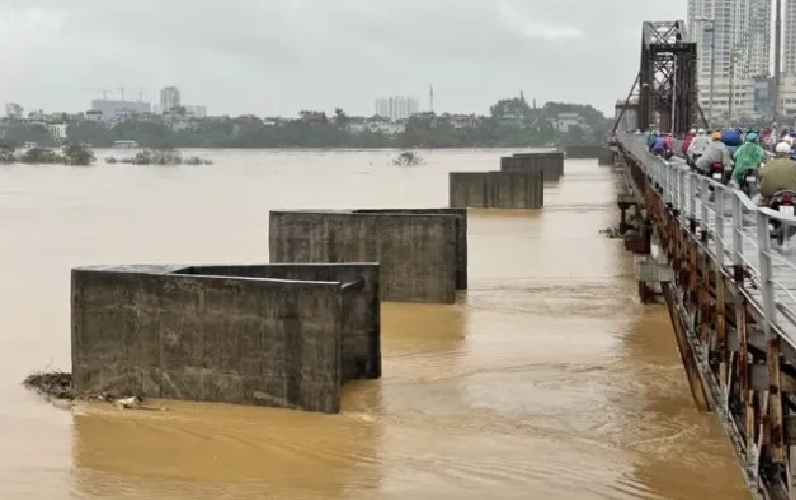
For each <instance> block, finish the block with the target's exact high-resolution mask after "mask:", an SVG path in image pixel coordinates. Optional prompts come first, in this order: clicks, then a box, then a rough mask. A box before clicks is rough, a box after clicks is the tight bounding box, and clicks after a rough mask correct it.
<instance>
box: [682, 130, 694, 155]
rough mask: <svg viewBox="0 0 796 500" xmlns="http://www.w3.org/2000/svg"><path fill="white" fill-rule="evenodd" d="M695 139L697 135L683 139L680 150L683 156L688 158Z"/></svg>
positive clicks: (689, 135)
mask: <svg viewBox="0 0 796 500" xmlns="http://www.w3.org/2000/svg"><path fill="white" fill-rule="evenodd" d="M694 137H696V134H688V135H687V136H685V139H683V145H682V147H681V148H680V151H681V152H682V153H683V156H688V148H689V146H691V142H692V141H693V140H694Z"/></svg>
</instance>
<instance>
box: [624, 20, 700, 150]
mask: <svg viewBox="0 0 796 500" xmlns="http://www.w3.org/2000/svg"><path fill="white" fill-rule="evenodd" d="M688 39H689V38H688V34H687V32H686V26H685V22H684V21H645V22H644V27H643V29H642V35H641V66H640V69H639V74H638V86H639V89H638V96H639V98H638V115H637V116H638V128H640V129H641V130H647V129H648V128H649V127H650V125H652V126H653V127H655V128H658V129H659V130H662V131H666V132H673V133H674V134H676V135H681V134H685V133H687V132H688V130H689V129H690V128H691V127H693V126H694V125H695V124H696V123H697V115H698V111H699V102H698V98H697V45H696V43H693V42H688V41H686V40H688ZM699 114H701V113H699ZM702 121H704V118H702Z"/></svg>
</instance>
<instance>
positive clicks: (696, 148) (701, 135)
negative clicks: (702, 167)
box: [686, 128, 710, 167]
mask: <svg viewBox="0 0 796 500" xmlns="http://www.w3.org/2000/svg"><path fill="white" fill-rule="evenodd" d="M709 145H710V137H708V136H707V135H706V134H705V129H703V128H701V129H699V130H698V131H697V136H696V137H694V138H693V139H692V140H691V144H689V146H688V151H687V152H686V158H687V159H688V160H689V161H690V165H691V166H692V167H696V165H695V162H696V160H697V159H698V158H699V157H700V156H702V154H704V152H705V148H707V147H708V146H709Z"/></svg>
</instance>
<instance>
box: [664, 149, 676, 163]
mask: <svg viewBox="0 0 796 500" xmlns="http://www.w3.org/2000/svg"><path fill="white" fill-rule="evenodd" d="M673 156H674V151H672V150H671V149H669V148H666V149H664V150H663V159H664V160H666V161H669V160H671V159H672V157H673Z"/></svg>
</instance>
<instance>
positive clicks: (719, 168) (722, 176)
mask: <svg viewBox="0 0 796 500" xmlns="http://www.w3.org/2000/svg"><path fill="white" fill-rule="evenodd" d="M708 177H710V178H711V179H713V180H714V181H716V182H720V183H721V184H727V180H726V178H727V176H726V173H725V171H724V163H722V162H720V161H717V162H713V163H711V164H710V167H709V168H708ZM708 189H709V190H710V197H709V198H708V201H709V202H711V203H712V202H714V201H715V200H716V188H715V187H713V186H708Z"/></svg>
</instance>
